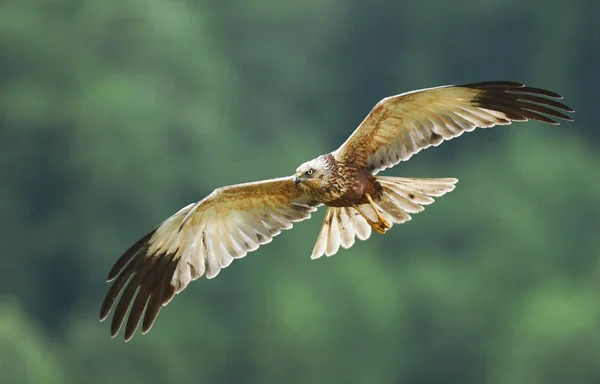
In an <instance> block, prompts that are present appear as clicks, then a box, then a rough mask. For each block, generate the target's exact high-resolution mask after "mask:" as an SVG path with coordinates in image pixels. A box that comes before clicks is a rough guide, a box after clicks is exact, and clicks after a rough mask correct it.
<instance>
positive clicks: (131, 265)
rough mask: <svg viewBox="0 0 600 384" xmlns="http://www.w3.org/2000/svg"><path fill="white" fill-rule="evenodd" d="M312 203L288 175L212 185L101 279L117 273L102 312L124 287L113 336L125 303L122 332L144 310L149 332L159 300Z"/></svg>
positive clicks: (254, 244)
mask: <svg viewBox="0 0 600 384" xmlns="http://www.w3.org/2000/svg"><path fill="white" fill-rule="evenodd" d="M318 205H319V204H317V203H315V202H313V201H312V199H311V198H310V197H309V196H308V195H305V194H304V193H303V192H302V190H301V189H300V188H299V187H297V186H296V185H295V183H294V181H293V178H291V177H287V178H280V179H273V180H267V181H259V182H255V183H247V184H239V185H232V186H228V187H224V188H219V189H216V190H215V191H214V192H213V193H211V194H210V195H208V196H207V197H206V198H205V199H203V200H202V201H200V202H198V203H195V204H190V205H188V206H187V207H185V208H183V209H181V210H180V211H179V212H177V213H176V214H174V215H173V216H171V217H170V218H168V219H167V220H165V221H164V222H163V223H162V224H161V225H159V226H158V227H157V228H156V229H154V230H153V231H151V232H150V233H148V234H147V235H146V236H144V237H143V238H142V239H140V240H139V241H138V242H137V243H135V244H134V245H133V246H132V247H131V248H129V249H128V250H127V251H126V252H125V253H124V254H123V255H122V256H121V258H120V259H119V260H118V261H117V262H116V263H115V265H114V266H113V268H112V269H111V271H110V272H109V274H108V278H107V281H109V282H110V281H112V280H115V281H114V282H113V284H112V286H111V287H110V289H109V291H108V293H107V294H106V298H105V299H104V303H103V304H102V309H101V310H100V320H104V319H105V318H106V317H107V316H108V314H109V313H110V311H111V309H112V307H113V305H114V303H115V301H116V299H117V296H118V295H119V293H121V292H122V295H121V299H120V300H119V302H118V304H117V307H116V309H115V313H114V316H113V319H112V326H111V334H112V336H113V337H114V336H116V335H117V333H118V332H119V329H120V328H121V325H122V324H123V321H124V319H125V315H126V314H127V311H128V309H129V307H130V306H131V312H130V314H129V318H128V320H127V325H126V327H125V340H129V339H131V337H132V336H133V334H134V332H135V330H136V328H137V326H138V325H139V322H140V320H141V318H142V315H144V321H143V325H142V332H143V333H146V332H148V330H149V329H150V328H151V327H152V324H153V323H154V321H155V320H156V317H157V316H158V312H159V311H160V308H161V306H164V305H166V304H167V303H169V301H171V299H172V298H173V296H174V295H175V294H176V293H179V292H181V291H182V290H183V289H184V288H185V287H186V286H187V285H188V284H189V283H190V282H191V281H192V280H195V279H197V278H199V277H201V276H202V275H206V277H207V278H209V279H210V278H213V277H215V276H216V275H217V274H218V273H219V271H220V270H221V269H222V268H225V267H227V266H229V264H231V262H232V261H233V259H235V258H241V257H244V256H245V255H246V254H247V253H248V252H251V251H254V250H256V249H257V248H258V247H259V246H260V245H262V244H266V243H269V242H270V241H271V240H272V239H273V237H275V236H277V235H278V234H279V233H281V231H282V230H284V229H290V228H292V223H293V222H297V221H301V220H304V219H307V218H309V217H310V214H311V212H313V211H315V210H316V209H317V208H316V207H317V206H318ZM136 292H137V296H136ZM134 297H135V300H134ZM144 312H145V314H144Z"/></svg>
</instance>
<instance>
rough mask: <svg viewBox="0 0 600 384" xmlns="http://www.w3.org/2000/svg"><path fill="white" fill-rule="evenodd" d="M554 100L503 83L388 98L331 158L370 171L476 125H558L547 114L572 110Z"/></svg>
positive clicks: (547, 94) (548, 94) (554, 115)
mask: <svg viewBox="0 0 600 384" xmlns="http://www.w3.org/2000/svg"><path fill="white" fill-rule="evenodd" d="M555 99H562V97H561V96H560V95H558V94H556V93H554V92H551V91H547V90H544V89H538V88H531V87H526V86H525V85H523V84H519V83H513V82H506V81H504V82H486V83H474V84H465V85H451V86H443V87H437V88H429V89H424V90H419V91H413V92H407V93H403V94H400V95H396V96H390V97H387V98H385V99H383V100H381V101H380V102H378V103H377V105H375V107H374V108H373V109H372V110H371V112H370V113H369V114H368V115H367V117H366V118H365V119H364V120H363V122H362V123H361V124H360V125H359V126H358V128H357V129H356V130H355V131H354V133H352V135H351V136H350V137H349V138H348V139H347V140H346V142H344V144H342V146H341V147H340V148H338V149H337V150H336V151H335V152H334V156H335V158H336V160H338V161H341V162H344V163H352V164H354V165H355V166H358V167H365V168H367V169H369V170H370V171H371V172H372V173H373V174H375V173H377V172H379V171H381V170H383V169H385V168H389V167H392V166H394V165H395V164H398V163H399V162H400V161H405V160H408V159H409V158H410V157H411V156H412V155H414V154H416V153H417V152H419V151H420V150H422V149H424V148H427V147H429V146H432V145H433V146H437V145H439V144H440V143H441V142H442V141H444V140H450V139H452V138H454V137H457V136H460V135H461V134H462V133H463V132H469V131H472V130H473V129H475V128H476V127H493V126H495V125H504V124H510V123H511V122H513V121H527V120H538V121H542V122H545V123H549V124H558V123H557V122H556V121H555V120H553V119H552V118H559V119H564V120H572V119H571V118H570V117H569V116H567V115H565V114H564V113H562V112H561V110H562V111H565V112H573V110H572V109H571V108H569V107H567V106H566V105H564V104H562V103H560V102H558V101H556V100H555ZM548 116H549V117H548Z"/></svg>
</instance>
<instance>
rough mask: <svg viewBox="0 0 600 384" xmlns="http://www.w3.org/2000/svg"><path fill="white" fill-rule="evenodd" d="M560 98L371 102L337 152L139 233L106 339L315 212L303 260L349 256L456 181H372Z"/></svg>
mask: <svg viewBox="0 0 600 384" xmlns="http://www.w3.org/2000/svg"><path fill="white" fill-rule="evenodd" d="M560 98H561V96H560V95H558V94H556V93H554V92H550V91H547V90H543V89H537V88H530V87H526V86H524V85H522V84H518V83H513V82H487V83H475V84H466V85H461V86H444V87H437V88H429V89H425V90H420V91H413V92H408V93H404V94H400V95H396V96H391V97H388V98H385V99H383V100H381V101H380V102H379V103H377V105H375V107H374V108H373V109H372V110H371V112H370V113H369V114H368V115H367V117H366V118H365V119H364V120H363V122H362V123H361V124H360V125H359V126H358V128H357V129H356V130H355V131H354V133H352V135H350V137H349V138H348V139H347V140H346V142H344V144H342V146H341V147H340V148H338V149H337V150H335V151H333V152H331V153H329V154H326V155H322V156H319V157H318V158H316V159H314V160H311V161H308V162H306V163H304V164H302V165H300V166H299V167H298V168H297V170H296V173H295V175H294V176H290V177H283V178H279V179H272V180H265V181H259V182H253V183H246V184H239V185H232V186H228V187H223V188H218V189H216V190H215V191H214V192H213V193H211V194H210V195H208V196H207V197H205V198H204V199H202V200H200V201H199V202H197V203H194V204H190V205H188V206H186V207H184V208H183V209H181V210H180V211H179V212H177V213H176V214H174V215H173V216H171V217H170V218H168V219H167V220H165V221H164V222H163V223H162V224H160V225H159V226H158V227H157V228H156V229H154V230H153V231H151V232H150V233H148V234H147V235H146V236H144V237H143V238H142V239H140V240H139V241H138V242H137V243H135V244H134V245H133V246H132V247H131V248H129V249H128V250H127V251H126V252H125V253H124V254H123V255H122V256H121V258H120V259H119V260H118V261H117V262H116V263H115V265H114V266H113V268H112V269H111V271H110V272H109V274H108V278H107V281H109V282H110V281H112V280H114V282H113V285H112V286H111V287H110V289H109V291H108V293H107V295H106V298H105V299H104V303H103V304H102V308H101V310H100V319H101V320H104V319H105V318H106V317H107V316H108V314H109V313H110V311H111V310H112V308H113V306H114V304H115V302H116V301H117V297H118V296H119V294H121V298H120V300H119V301H118V304H117V307H116V309H115V313H114V316H113V319H112V326H111V334H112V336H113V337H114V336H116V334H117V333H118V331H119V329H120V328H121V326H122V324H123V322H124V321H125V317H126V314H127V311H128V309H129V308H131V310H130V313H129V318H128V319H127V323H126V326H125V339H126V340H129V339H130V338H131V337H132V336H133V334H134V333H135V330H136V328H137V327H138V325H139V323H140V321H142V319H143V322H142V332H143V333H146V332H147V331H148V330H149V329H150V328H151V327H152V325H153V324H154V321H155V320H156V317H157V316H158V313H159V311H160V309H161V307H162V306H164V305H166V304H167V303H169V302H170V301H171V299H172V298H173V297H174V295H175V294H176V293H178V292H181V291H182V290H183V289H184V288H185V287H186V286H187V285H188V284H189V283H190V282H191V281H192V280H195V279H197V278H199V277H201V276H203V275H205V276H206V277H207V278H209V279H210V278H213V277H215V276H216V275H217V274H218V273H219V272H220V270H221V269H222V268H225V267H227V266H229V264H230V263H231V262H232V261H233V259H235V258H240V257H244V256H245V255H246V254H247V253H248V252H251V251H254V250H256V249H257V248H258V247H259V246H260V245H262V244H265V243H268V242H270V241H271V240H272V239H273V237H275V236H277V235H278V234H279V233H280V232H281V231H282V230H285V229H290V228H292V223H294V222H297V221H301V220H304V219H307V218H308V217H310V214H311V212H313V211H315V210H316V209H317V207H319V206H321V205H327V206H328V207H329V208H328V209H327V212H326V214H325V219H324V220H323V225H322V228H321V231H320V233H319V236H318V238H317V242H316V244H315V247H314V249H313V252H312V258H318V257H321V256H322V255H327V256H330V255H333V254H335V253H336V252H337V251H338V250H339V248H340V246H341V247H343V248H349V247H351V246H352V245H353V244H354V241H355V238H358V239H360V240H366V239H367V238H369V236H370V235H371V230H372V229H374V230H375V231H377V232H379V233H385V232H386V231H387V230H389V229H390V228H391V226H392V225H393V224H400V223H404V222H406V221H408V220H410V219H411V216H410V214H412V213H418V212H421V211H422V210H423V209H424V208H423V206H424V205H427V204H431V203H432V202H433V201H434V200H433V197H439V196H442V195H444V194H445V193H447V192H449V191H451V190H453V189H454V184H455V183H456V182H457V181H458V180H456V179H453V178H446V179H412V178H400V177H384V176H377V173H378V172H380V171H382V170H384V169H386V168H389V167H392V166H393V165H395V164H397V163H399V162H400V161H406V160H408V159H409V158H410V157H411V156H412V155H414V154H416V153H417V152H419V151H420V150H422V149H425V148H427V147H430V146H437V145H439V144H440V143H441V142H442V141H444V140H450V139H452V138H454V137H458V136H460V135H461V134H462V133H463V132H469V131H472V130H473V129H475V128H476V127H483V128H487V127H493V126H495V125H505V124H510V123H511V122H513V121H527V120H538V121H542V122H545V123H549V124H558V123H557V122H556V120H555V119H557V118H558V119H563V120H569V121H570V120H572V119H571V118H570V117H569V116H568V115H566V114H565V113H564V112H573V110H572V109H571V108H569V107H567V106H566V105H564V104H562V103H560V102H558V101H556V99H560Z"/></svg>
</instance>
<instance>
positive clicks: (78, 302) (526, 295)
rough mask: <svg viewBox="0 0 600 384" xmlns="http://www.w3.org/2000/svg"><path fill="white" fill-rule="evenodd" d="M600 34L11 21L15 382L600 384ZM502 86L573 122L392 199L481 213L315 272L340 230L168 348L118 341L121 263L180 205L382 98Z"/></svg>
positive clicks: (226, 12)
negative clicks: (114, 284) (112, 295)
mask: <svg viewBox="0 0 600 384" xmlns="http://www.w3.org/2000/svg"><path fill="white" fill-rule="evenodd" d="M599 4H600V3H599ZM599 11H600V5H596V4H595V3H594V4H592V3H590V2H585V1H573V2H570V3H566V2H560V1H558V0H556V1H555V0H552V1H549V2H546V3H544V6H543V7H542V8H540V5H539V4H536V3H534V2H530V3H529V4H523V3H522V2H521V1H516V0H510V1H504V2H494V1H470V0H469V1H467V0H461V1H455V2H447V3H446V2H440V1H431V0H425V1H419V2H417V1H408V2H364V1H358V0H350V1H345V2H342V1H339V0H320V1H315V0H311V1H305V2H285V1H284V2H278V1H275V0H263V1H242V0H234V1H229V2H220V3H219V2H192V1H185V0H144V1H140V0H119V1H117V0H106V1H103V2H99V1H95V2H93V1H86V0H55V1H41V0H38V1H35V0H5V1H4V2H2V4H0V79H1V80H0V174H1V175H2V176H3V178H2V181H3V182H2V188H0V217H2V219H0V233H2V234H3V240H4V241H2V242H0V253H1V254H2V255H4V257H3V258H2V261H1V262H0V263H2V264H1V265H0V266H1V268H0V290H1V292H2V296H3V298H4V299H3V301H2V303H3V304H2V305H0V339H1V340H0V345H1V347H0V371H1V372H2V380H1V381H2V382H3V383H4V382H7V383H30V382H31V383H39V382H44V383H53V382H57V383H59V382H60V383H66V382H72V383H82V382H88V383H106V382H126V383H145V384H146V383H154V382H156V383H165V382H208V383H217V382H218V383H229V382H231V383H238V382H244V383H253V382H256V383H265V382H290V381H292V382H301V383H307V382H308V383H331V382H348V383H392V382H406V383H418V384H429V383H461V384H464V383H477V384H480V383H493V384H496V383H514V384H518V383H527V384H537V383H544V384H546V383H550V384H552V383H564V382H574V383H595V382H599V381H600V368H599V367H600V360H599V357H598V356H600V337H599V336H598V335H599V334H598V332H597V324H598V323H599V322H600V300H599V299H598V297H599V295H600V263H599V261H600V259H599V258H598V256H599V255H600V237H598V234H597V229H598V228H600V219H599V217H600V179H599V178H598V177H597V173H598V169H600V151H599V150H598V145H600V135H599V134H598V133H597V129H596V128H597V126H598V125H599V124H600V120H598V117H597V114H595V108H596V105H595V103H596V100H597V99H598V97H599V96H600V95H599V94H598V93H597V90H596V88H597V87H596V86H595V84H597V83H598V80H599V79H600V78H599V75H598V72H597V68H598V66H599V65H600V49H598V48H599V47H600V40H599V38H598V36H595V35H593V34H592V33H591V32H590V31H596V30H597V28H596V24H597V19H596V16H595V15H597V14H598V12H599ZM483 80H515V81H522V82H526V83H528V84H531V85H532V86H538V87H544V88H549V89H552V90H556V91H557V92H559V93H561V94H564V95H565V96H566V97H567V98H566V100H565V102H566V103H567V104H568V105H571V106H572V107H574V108H575V109H576V110H577V114H576V115H575V118H576V122H575V123H570V124H566V125H562V126H560V127H550V126H543V125H541V124H536V123H527V124H515V125H513V126H509V127H499V128H494V129H491V130H478V131H476V132H474V133H471V134H467V135H464V136H463V137H461V138H460V139H457V140H453V141H451V142H448V143H445V144H444V145H443V146H441V147H439V148H436V149H432V150H428V151H425V152H423V153H421V154H419V156H417V157H415V158H413V159H411V161H410V162H408V163H405V164H401V165H399V166H398V167H397V168H395V169H393V170H391V171H390V172H388V174H392V175H406V176H412V177H447V176H454V177H458V178H459V179H460V180H461V181H460V183H459V184H458V188H457V190H456V191H454V192H452V193H451V194H449V195H448V196H445V197H443V198H441V199H440V200H439V201H438V202H436V203H435V204H434V205H432V206H430V207H428V208H427V209H426V210H425V212H424V213H422V214H420V215H418V216H416V217H414V218H413V220H412V221H411V222H410V223H407V224H404V225H402V226H399V227H395V228H394V229H393V230H392V231H391V232H390V233H389V234H387V235H386V236H376V235H374V236H373V237H372V238H371V239H369V241H367V242H358V243H357V244H355V245H354V247H353V248H352V249H350V250H345V251H341V252H340V253H339V254H337V255H336V256H334V257H331V258H327V259H322V260H318V261H311V260H310V259H309V257H308V256H309V254H310V251H311V250H312V247H313V245H314V242H315V240H316V235H317V231H318V228H319V227H320V221H321V219H322V215H323V213H322V212H321V213H318V214H316V215H315V216H314V218H313V219H312V220H310V221H307V222H303V223H299V224H298V225H296V226H295V229H294V230H293V231H292V232H287V233H284V234H282V235H281V236H280V237H278V238H277V239H275V240H274V241H273V243H272V244H270V245H268V246H265V247H263V248H261V249H260V250H259V251H257V252H254V253H252V254H250V255H249V256H248V257H246V258H244V259H242V260H238V261H236V262H234V263H233V264H232V265H231V266H230V267H229V268H227V269H226V270H224V271H223V272H222V273H221V274H220V275H219V276H218V278H216V279H214V280H211V281H207V280H205V279H202V280H200V281H198V282H196V283H194V284H192V285H191V286H190V287H189V288H188V289H186V290H185V291H184V292H183V293H181V294H179V295H178V296H177V297H176V298H175V299H174V300H173V302H172V303H171V304H169V306H168V307H166V308H164V309H163V311H162V313H161V314H160V316H159V318H158V321H157V323H156V325H155V327H154V328H153V329H152V331H151V332H150V333H149V334H147V335H145V336H141V335H136V337H135V338H134V339H133V341H131V342H130V343H128V344H124V343H123V342H122V341H121V340H120V339H119V340H111V339H110V338H109V324H107V323H98V321H97V315H98V310H99V307H100V304H101V302H102V299H103V295H104V294H105V292H106V289H107V288H108V286H107V285H106V284H105V283H104V281H103V280H104V277H105V276H106V274H107V272H108V270H109V268H110V266H111V265H112V263H113V262H114V261H115V260H116V259H117V257H118V256H119V255H120V253H121V252H122V251H123V250H124V249H125V248H126V247H127V246H129V245H130V244H131V243H132V242H133V241H135V240H136V239H137V238H139V237H140V236H142V235H143V234H144V233H145V232H146V231H148V230H150V229H151V228H153V227H154V226H155V225H156V224H158V223H159V222H160V221H161V220H163V219H164V218H166V217H167V216H169V215H170V214H172V213H173V212H175V211H176V210H177V209H179V208H180V207H181V206H183V205H185V204H187V203H189V202H190V201H195V200H198V199H200V198H202V197H203V196H205V195H206V194H208V193H210V191H211V190H212V189H214V188H216V187H218V186H221V185H227V184H233V183H237V182H243V181H251V180H256V179H263V178H271V177H275V176H281V175H286V174H291V173H292V172H293V170H294V169H295V168H296V166H297V165H298V164H300V163H301V162H303V161H305V160H307V159H310V158H313V157H315V156H317V155H319V154H321V153H326V152H328V151H331V150H333V149H335V148H336V147H337V146H338V145H339V144H340V143H341V142H342V141H343V140H344V139H345V138H346V137H347V136H348V135H349V134H350V132H351V131H352V130H353V129H354V128H355V127H356V125H357V124H358V123H359V122H360V121H361V119H362V118H363V117H364V116H365V115H366V114H367V113H368V111H369V110H370V108H371V107H372V106H373V105H374V104H375V103H376V102H377V101H378V100H379V99H380V98H382V97H384V96H388V95H391V94H394V93H399V92H403V91H406V90H412V89H417V88H424V87H429V86H435V85H442V84H448V83H463V82H472V81H483ZM12 303H15V304H12Z"/></svg>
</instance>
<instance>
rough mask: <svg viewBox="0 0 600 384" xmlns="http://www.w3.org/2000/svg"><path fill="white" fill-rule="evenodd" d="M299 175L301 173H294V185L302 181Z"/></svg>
mask: <svg viewBox="0 0 600 384" xmlns="http://www.w3.org/2000/svg"><path fill="white" fill-rule="evenodd" d="M301 176H302V174H301V173H296V176H295V177H294V183H296V185H298V184H300V183H301V182H302V179H301V178H300V177H301Z"/></svg>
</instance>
